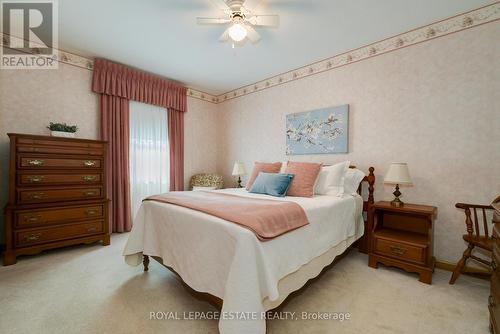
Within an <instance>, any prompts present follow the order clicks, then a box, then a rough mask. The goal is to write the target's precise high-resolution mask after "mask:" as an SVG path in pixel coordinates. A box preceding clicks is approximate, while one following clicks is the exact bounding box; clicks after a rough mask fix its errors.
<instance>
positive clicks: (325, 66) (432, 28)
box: [0, 1, 500, 104]
mask: <svg viewBox="0 0 500 334" xmlns="http://www.w3.org/2000/svg"><path fill="white" fill-rule="evenodd" d="M498 20H500V1H497V2H495V3H492V4H490V5H487V6H484V7H481V8H478V9H475V10H471V11H469V12H466V13H463V14H459V15H456V16H452V17H450V18H447V19H444V20H441V21H438V22H435V23H431V24H429V25H426V26H423V27H420V28H417V29H413V30H410V31H408V32H405V33H402V34H399V35H396V36H393V37H389V38H386V39H384V40H381V41H378V42H375V43H372V44H369V45H366V46H363V47H361V48H358V49H354V50H351V51H348V52H345V53H342V54H339V55H336V56H333V57H330V58H327V59H324V60H321V61H318V62H315V63H312V64H309V65H306V66H302V67H300V68H297V69H295V70H291V71H288V72H285V73H281V74H278V75H276V76H273V77H270V78H268V79H265V80H262V81H259V82H255V83H253V84H250V85H247V86H243V87H240V88H237V89H235V90H231V91H229V92H227V93H224V94H221V95H218V96H216V95H212V94H208V93H205V92H202V91H199V90H196V89H194V88H188V91H187V95H188V96H190V97H193V98H196V99H200V100H203V101H208V102H211V103H216V104H217V103H222V102H224V101H228V100H231V99H235V98H238V97H241V96H245V95H248V94H251V93H255V92H259V91H262V90H265V89H268V88H271V87H274V86H277V85H281V84H284V83H287V82H291V81H294V80H298V79H301V78H305V77H308V76H311V75H315V74H318V73H322V72H325V71H329V70H332V69H334V68H337V67H340V66H345V65H348V64H352V63H355V62H358V61H361V60H364V59H368V58H371V57H375V56H378V55H380V54H384V53H387V52H391V51H395V50H398V49H401V48H405V47H407V46H410V45H415V44H418V43H422V42H425V41H429V40H433V39H435V38H438V37H442V36H446V35H449V34H451V33H455V32H459V31H462V30H465V29H469V28H472V27H476V26H479V25H482V24H485V23H490V22H495V21H498ZM0 35H1V36H2V39H1V45H6V46H8V41H9V38H8V35H7V34H4V33H3V32H0ZM11 38H17V37H13V36H11ZM34 53H36V52H34ZM57 57H58V59H57V61H59V62H61V63H65V64H69V65H73V66H77V67H80V68H84V69H87V70H90V71H91V70H92V69H93V66H94V61H93V59H91V58H87V57H83V56H80V55H76V54H74V53H70V52H67V51H64V50H58V56H57Z"/></svg>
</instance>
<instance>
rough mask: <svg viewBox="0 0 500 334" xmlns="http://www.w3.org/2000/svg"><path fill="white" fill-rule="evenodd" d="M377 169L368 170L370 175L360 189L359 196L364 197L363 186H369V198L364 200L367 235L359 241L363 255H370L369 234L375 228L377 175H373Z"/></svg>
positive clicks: (362, 182) (361, 183) (365, 178)
mask: <svg viewBox="0 0 500 334" xmlns="http://www.w3.org/2000/svg"><path fill="white" fill-rule="evenodd" d="M349 168H356V166H349ZM374 171H375V168H373V167H370V168H368V175H366V176H365V177H364V178H363V180H362V181H361V182H360V184H359V187H358V194H359V195H360V196H361V197H363V186H366V185H367V186H368V198H367V199H366V200H365V199H364V198H363V214H364V215H365V216H366V219H365V233H364V235H363V237H362V238H361V239H359V241H358V248H359V251H360V252H362V253H368V248H369V245H368V240H369V238H368V234H369V233H370V231H371V229H372V226H373V216H372V213H371V206H372V204H373V203H374V202H375V200H374V197H373V193H374V191H375V174H374V173H373V172H374Z"/></svg>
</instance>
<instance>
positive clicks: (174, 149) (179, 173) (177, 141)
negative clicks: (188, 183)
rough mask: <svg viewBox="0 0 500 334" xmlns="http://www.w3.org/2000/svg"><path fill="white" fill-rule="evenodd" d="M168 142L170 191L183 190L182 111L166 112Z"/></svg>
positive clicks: (171, 110) (172, 110)
mask: <svg viewBox="0 0 500 334" xmlns="http://www.w3.org/2000/svg"><path fill="white" fill-rule="evenodd" d="M167 115H168V116H167V118H168V141H169V144H170V191H180V190H184V113H183V112H182V111H178V110H175V109H170V110H169V111H168V112H167Z"/></svg>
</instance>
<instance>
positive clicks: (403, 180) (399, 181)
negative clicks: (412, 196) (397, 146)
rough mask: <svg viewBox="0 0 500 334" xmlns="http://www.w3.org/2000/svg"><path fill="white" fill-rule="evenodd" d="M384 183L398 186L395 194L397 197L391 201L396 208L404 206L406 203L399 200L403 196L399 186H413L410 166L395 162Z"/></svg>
mask: <svg viewBox="0 0 500 334" xmlns="http://www.w3.org/2000/svg"><path fill="white" fill-rule="evenodd" d="M384 183H387V184H395V185H396V190H395V191H394V192H393V194H394V196H396V197H395V198H394V199H393V200H392V201H391V205H392V206H395V207H401V206H404V203H403V202H402V201H401V200H400V199H399V196H401V192H400V191H399V185H406V186H411V185H412V184H413V182H412V181H411V177H410V171H409V170H408V165H407V164H406V163H405V162H393V163H392V164H391V166H390V167H389V170H388V171H387V174H386V175H385V178H384Z"/></svg>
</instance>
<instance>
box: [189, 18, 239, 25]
mask: <svg viewBox="0 0 500 334" xmlns="http://www.w3.org/2000/svg"><path fill="white" fill-rule="evenodd" d="M228 22H231V20H230V19H227V18H225V17H197V18H196V23H198V24H224V23H228Z"/></svg>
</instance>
